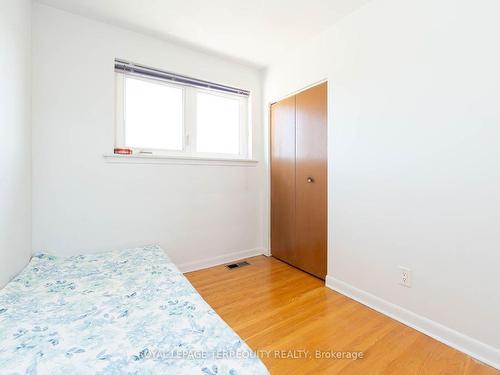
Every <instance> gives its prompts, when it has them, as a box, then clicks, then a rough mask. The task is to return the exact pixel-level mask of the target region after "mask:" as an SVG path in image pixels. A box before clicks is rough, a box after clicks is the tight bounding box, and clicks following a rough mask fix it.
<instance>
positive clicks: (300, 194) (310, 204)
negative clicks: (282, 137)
mask: <svg viewBox="0 0 500 375" xmlns="http://www.w3.org/2000/svg"><path fill="white" fill-rule="evenodd" d="M295 177H296V182H295V186H296V193H295V194H296V204H295V217H296V219H295V220H296V231H295V233H296V235H295V241H296V243H295V245H296V251H297V253H296V254H297V255H296V259H295V264H296V266H297V267H299V268H301V269H303V270H304V271H307V272H309V273H311V274H313V275H315V276H317V277H319V278H322V279H324V278H325V276H326V254H327V84H326V83H323V84H321V85H318V86H315V87H312V88H310V89H308V90H306V91H302V92H300V93H299V94H297V95H296V167H295Z"/></svg>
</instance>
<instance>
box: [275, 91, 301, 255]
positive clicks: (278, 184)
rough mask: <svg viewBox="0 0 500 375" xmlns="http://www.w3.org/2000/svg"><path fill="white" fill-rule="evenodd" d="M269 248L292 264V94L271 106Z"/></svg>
mask: <svg viewBox="0 0 500 375" xmlns="http://www.w3.org/2000/svg"><path fill="white" fill-rule="evenodd" d="M270 151H271V251H272V254H273V256H274V257H276V258H278V259H281V260H283V261H285V262H287V263H290V264H295V260H296V251H295V97H290V98H287V99H285V100H282V101H280V102H278V103H274V104H273V105H272V106H271V150H270Z"/></svg>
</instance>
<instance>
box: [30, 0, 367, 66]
mask: <svg viewBox="0 0 500 375" xmlns="http://www.w3.org/2000/svg"><path fill="white" fill-rule="evenodd" d="M38 1H39V2H40V3H44V4H47V5H50V6H53V7H56V8H59V9H63V10H67V11H70V12H72V13H76V14H80V15H83V16H86V17H89V18H94V19H97V20H100V21H105V22H108V23H112V24H115V25H117V26H121V27H125V28H128V29H132V30H135V31H139V32H143V33H148V34H152V35H155V36H157V37H161V38H164V39H168V40H172V41H175V42H178V43H182V44H184V45H188V46H191V47H197V48H199V49H202V50H204V51H210V52H214V53H217V54H219V55H222V56H225V57H230V58H233V59H237V60H240V61H242V62H245V63H249V64H251V65H254V66H257V67H265V66H267V65H269V64H270V63H271V62H272V61H274V60H275V59H276V58H277V57H279V56H280V54H282V52H283V51H285V50H287V49H290V48H294V45H296V44H297V43H301V42H305V41H307V40H308V39H310V38H312V37H313V36H314V35H316V34H318V33H320V32H321V31H323V30H324V29H325V28H327V27H328V26H329V25H331V24H332V23H334V22H335V21H337V20H339V19H340V18H341V17H343V16H345V15H347V14H349V13H350V12H352V11H354V10H355V9H357V8H359V7H360V6H362V5H363V4H365V3H367V2H368V1H369V0H141V1H137V0H38Z"/></svg>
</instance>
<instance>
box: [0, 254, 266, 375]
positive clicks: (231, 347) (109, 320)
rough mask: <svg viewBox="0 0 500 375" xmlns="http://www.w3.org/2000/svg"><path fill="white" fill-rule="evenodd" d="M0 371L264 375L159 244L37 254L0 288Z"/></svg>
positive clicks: (241, 343) (67, 373)
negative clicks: (65, 255)
mask: <svg viewBox="0 0 500 375" xmlns="http://www.w3.org/2000/svg"><path fill="white" fill-rule="evenodd" d="M0 373H1V374H54V375H57V374H63V375H69V374H94V373H95V374H175V375H182V374H186V375H196V374H200V375H222V374H229V375H237V374H251V375H259V374H268V371H267V369H266V368H265V367H264V365H263V364H262V362H261V361H260V360H259V359H258V358H256V356H255V353H254V352H253V351H251V350H250V349H249V347H248V346H247V345H246V344H245V343H244V342H243V341H242V340H241V339H240V338H239V337H238V336H237V335H236V333H234V331H233V330H232V329H231V328H229V326H228V325H227V324H226V323H225V322H224V321H223V320H222V319H221V318H220V317H219V316H218V315H217V314H216V313H215V312H214V311H213V310H212V309H211V308H210V306H209V305H208V304H207V303H206V302H205V301H204V300H203V299H202V298H201V296H200V295H199V294H198V293H197V292H196V290H195V289H194V288H193V287H192V286H191V284H190V283H189V282H188V281H187V279H186V278H185V277H184V276H183V275H182V273H180V271H179V270H178V269H177V268H176V267H175V265H174V264H173V263H172V262H171V261H170V260H169V259H168V257H167V256H166V255H165V253H164V251H163V250H162V249H161V248H159V247H157V246H150V247H145V248H138V249H131V250H124V251H110V252H105V253H100V254H92V255H80V256H73V257H68V258H59V257H54V256H50V255H47V254H37V255H35V256H34V257H33V258H32V260H31V262H30V263H29V265H28V266H27V267H26V269H25V270H24V271H23V272H21V274H20V275H19V276H17V277H16V278H15V279H14V280H13V281H11V282H10V283H9V284H7V285H6V286H5V288H4V289H2V290H1V291H0Z"/></svg>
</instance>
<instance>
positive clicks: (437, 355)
mask: <svg viewBox="0 0 500 375" xmlns="http://www.w3.org/2000/svg"><path fill="white" fill-rule="evenodd" d="M247 260H248V261H249V262H250V263H251V266H247V267H243V268H239V269H234V270H228V269H227V268H225V267H224V266H218V267H213V268H209V269H206V270H201V271H196V272H191V273H187V274H186V276H187V278H188V279H189V281H190V282H191V283H192V284H193V285H194V287H195V288H196V289H197V290H198V292H199V293H200V294H201V295H202V296H203V298H204V299H205V300H206V301H207V302H208V303H209V304H210V305H211V306H212V307H213V308H214V309H215V310H216V311H217V313H218V314H219V315H220V316H221V317H222V318H223V319H224V320H225V321H226V322H227V323H228V324H229V325H230V326H231V327H232V328H233V329H234V330H235V331H236V332H237V333H238V334H239V335H240V337H241V338H243V339H244V340H245V341H246V342H247V343H248V345H249V346H250V347H251V348H252V349H253V350H255V351H258V350H262V351H263V353H267V354H268V355H267V354H266V355H264V356H263V357H262V361H263V362H264V363H265V365H266V366H267V368H268V369H269V371H270V372H271V374H272V375H280V374H283V375H292V374H297V375H299V374H300V375H302V374H398V375H399V374H401V375H411V374H426V375H427V374H450V375H459V374H464V375H465V374H466V375H469V374H478V375H490V374H497V375H498V374H500V371H497V370H495V369H493V368H491V367H488V366H486V365H483V364H481V363H479V362H477V361H475V360H474V359H472V358H471V357H469V356H467V355H465V354H463V353H461V352H459V351H457V350H455V349H452V348H450V347H448V346H446V345H444V344H442V343H440V342H438V341H436V340H434V339H432V338H430V337H428V336H425V335H424V334H422V333H420V332H418V331H415V330H414V329H412V328H409V327H407V326H405V325H403V324H401V323H399V322H397V321H395V320H393V319H391V318H388V317H386V316H385V315H382V314H380V313H378V312H376V311H374V310H371V309H369V308H368V307H365V306H364V305H361V304H359V303H357V302H355V301H353V300H351V299H349V298H347V297H344V296H343V295H341V294H339V293H337V292H334V291H332V290H330V289H328V288H326V287H325V286H324V284H323V281H322V280H319V279H317V278H315V277H312V276H310V275H308V274H306V273H304V272H302V271H299V270H297V269H295V268H293V267H291V266H289V265H287V264H285V263H282V262H280V261H278V260H276V259H274V258H267V257H265V256H259V257H254V258H249V259H247ZM275 350H285V351H287V352H282V355H281V357H283V356H285V357H286V356H289V355H292V354H295V356H296V357H301V356H302V358H299V359H292V358H288V359H287V358H280V356H279V355H275V354H274V351H275ZM293 350H307V351H309V355H310V356H311V357H310V358H304V357H303V356H304V352H291V351H293ZM316 350H320V351H325V353H324V355H327V354H328V353H327V352H330V351H332V350H334V351H337V352H342V351H344V352H363V354H364V356H363V358H362V359H357V360H353V359H316V358H315V354H316ZM288 351H289V352H288ZM345 355H347V354H345Z"/></svg>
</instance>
